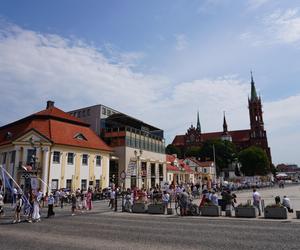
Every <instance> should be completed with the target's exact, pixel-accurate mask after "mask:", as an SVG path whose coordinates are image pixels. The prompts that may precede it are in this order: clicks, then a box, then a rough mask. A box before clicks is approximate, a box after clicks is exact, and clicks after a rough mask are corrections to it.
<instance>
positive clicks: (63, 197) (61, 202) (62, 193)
mask: <svg viewBox="0 0 300 250" xmlns="http://www.w3.org/2000/svg"><path fill="white" fill-rule="evenodd" d="M65 196H66V193H65V192H64V190H63V189H61V191H60V193H59V200H60V208H61V209H63V208H64V199H65Z"/></svg>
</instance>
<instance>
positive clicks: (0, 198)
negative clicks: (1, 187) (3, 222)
mask: <svg viewBox="0 0 300 250" xmlns="http://www.w3.org/2000/svg"><path fill="white" fill-rule="evenodd" d="M3 215H4V202H3V196H2V194H0V217H2V216H3Z"/></svg>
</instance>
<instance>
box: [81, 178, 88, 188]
mask: <svg viewBox="0 0 300 250" xmlns="http://www.w3.org/2000/svg"><path fill="white" fill-rule="evenodd" d="M86 183H87V181H86V180H81V190H86Z"/></svg>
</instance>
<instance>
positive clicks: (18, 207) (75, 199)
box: [0, 183, 293, 223]
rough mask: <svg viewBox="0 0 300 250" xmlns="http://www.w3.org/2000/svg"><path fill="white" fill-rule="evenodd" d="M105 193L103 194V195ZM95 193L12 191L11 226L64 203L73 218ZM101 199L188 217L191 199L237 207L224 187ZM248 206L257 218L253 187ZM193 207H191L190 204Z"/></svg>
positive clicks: (110, 192)
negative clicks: (148, 205) (153, 206)
mask: <svg viewBox="0 0 300 250" xmlns="http://www.w3.org/2000/svg"><path fill="white" fill-rule="evenodd" d="M104 192H105V193H104ZM95 193H99V190H98V192H95V190H92V188H89V189H88V190H80V189H77V190H76V191H75V192H68V191H66V190H63V189H61V190H54V191H52V192H51V193H49V195H48V194H45V195H44V194H43V192H42V191H41V190H37V191H35V192H34V191H33V190H31V191H30V192H28V193H26V194H25V193H23V191H22V190H18V189H17V188H14V190H13V199H12V203H13V209H14V215H13V223H19V222H20V221H21V214H23V216H24V217H25V218H26V221H28V222H30V223H31V222H39V221H40V220H41V211H40V208H43V207H45V206H48V212H47V218H50V217H52V216H54V215H55V211H54V210H55V207H60V208H63V207H64V204H65V203H68V204H70V207H71V215H72V216H74V215H76V214H77V213H83V212H84V211H89V210H92V208H93V202H92V201H93V198H94V195H95ZM101 196H102V197H106V198H107V200H108V206H109V207H110V208H111V209H114V208H115V206H116V200H117V199H116V197H122V198H123V199H122V202H123V203H122V204H121V206H122V208H123V209H122V210H123V211H128V212H130V211H131V207H132V205H133V204H134V203H152V204H158V203H160V204H163V206H164V207H165V211H166V212H167V209H168V208H171V204H172V203H177V204H178V207H179V209H180V215H181V216H186V215H188V214H189V209H190V207H191V204H192V201H193V199H195V198H200V203H199V204H197V207H198V208H201V207H202V206H205V205H219V206H222V210H225V211H226V215H228V216H231V213H232V211H233V210H234V209H235V207H236V206H237V195H236V194H235V193H232V191H231V190H230V189H229V188H227V187H226V186H223V187H219V186H214V185H213V186H211V187H209V188H208V187H207V186H206V185H202V186H200V185H199V184H196V185H194V184H192V183H189V184H181V185H175V184H171V185H169V186H167V187H163V188H161V187H160V186H159V185H157V186H155V187H153V188H149V189H137V188H132V189H129V188H128V189H127V190H123V191H122V190H121V188H118V187H112V188H108V189H106V190H103V192H102V194H101ZM275 203H276V204H280V205H282V206H284V207H286V208H287V209H288V211H289V212H293V209H292V208H291V202H290V199H289V198H288V197H287V196H284V197H283V199H282V202H281V199H280V197H278V196H277V197H276V198H275ZM252 204H253V206H255V207H256V208H257V209H258V212H259V215H261V212H262V207H261V196H260V194H259V192H258V191H257V190H256V189H255V188H254V189H253V194H252ZM192 205H195V204H192ZM0 216H4V198H3V195H2V194H1V193H0Z"/></svg>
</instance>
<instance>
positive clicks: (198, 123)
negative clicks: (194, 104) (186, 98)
mask: <svg viewBox="0 0 300 250" xmlns="http://www.w3.org/2000/svg"><path fill="white" fill-rule="evenodd" d="M197 131H198V132H199V133H200V134H201V125H200V118H199V111H197Z"/></svg>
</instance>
